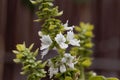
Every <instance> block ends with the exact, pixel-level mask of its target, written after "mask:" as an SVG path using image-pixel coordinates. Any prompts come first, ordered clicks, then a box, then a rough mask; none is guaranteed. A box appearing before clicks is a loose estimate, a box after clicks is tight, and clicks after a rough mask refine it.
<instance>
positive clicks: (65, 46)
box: [59, 43, 68, 49]
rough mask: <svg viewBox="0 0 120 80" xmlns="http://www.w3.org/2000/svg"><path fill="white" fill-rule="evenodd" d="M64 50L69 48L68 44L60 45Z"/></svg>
mask: <svg viewBox="0 0 120 80" xmlns="http://www.w3.org/2000/svg"><path fill="white" fill-rule="evenodd" d="M59 45H60V47H61V48H62V49H66V48H67V47H68V44H65V43H61V44H59Z"/></svg>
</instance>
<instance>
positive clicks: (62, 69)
mask: <svg viewBox="0 0 120 80" xmlns="http://www.w3.org/2000/svg"><path fill="white" fill-rule="evenodd" d="M65 71H66V67H65V65H64V64H63V65H61V66H60V72H61V73H64V72H65Z"/></svg>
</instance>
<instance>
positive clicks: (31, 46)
mask: <svg viewBox="0 0 120 80" xmlns="http://www.w3.org/2000/svg"><path fill="white" fill-rule="evenodd" d="M33 46H34V43H32V44H31V45H30V47H29V48H28V49H29V50H30V51H31V50H32V48H33Z"/></svg>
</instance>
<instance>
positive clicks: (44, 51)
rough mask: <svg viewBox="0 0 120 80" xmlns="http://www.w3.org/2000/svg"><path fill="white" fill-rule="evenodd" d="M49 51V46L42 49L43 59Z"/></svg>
mask: <svg viewBox="0 0 120 80" xmlns="http://www.w3.org/2000/svg"><path fill="white" fill-rule="evenodd" d="M48 51H49V49H48V48H47V49H45V50H43V51H42V53H41V58H42V59H43V57H44V56H45V55H46V54H47V53H48Z"/></svg>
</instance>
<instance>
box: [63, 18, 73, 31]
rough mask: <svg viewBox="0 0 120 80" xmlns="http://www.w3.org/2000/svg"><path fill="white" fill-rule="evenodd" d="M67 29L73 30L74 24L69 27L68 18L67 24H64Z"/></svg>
mask: <svg viewBox="0 0 120 80" xmlns="http://www.w3.org/2000/svg"><path fill="white" fill-rule="evenodd" d="M63 26H64V29H65V30H71V31H73V28H74V26H71V27H68V20H67V21H66V23H65V24H63Z"/></svg>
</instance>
